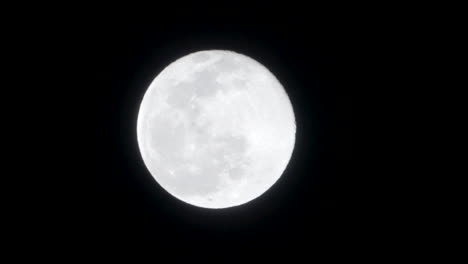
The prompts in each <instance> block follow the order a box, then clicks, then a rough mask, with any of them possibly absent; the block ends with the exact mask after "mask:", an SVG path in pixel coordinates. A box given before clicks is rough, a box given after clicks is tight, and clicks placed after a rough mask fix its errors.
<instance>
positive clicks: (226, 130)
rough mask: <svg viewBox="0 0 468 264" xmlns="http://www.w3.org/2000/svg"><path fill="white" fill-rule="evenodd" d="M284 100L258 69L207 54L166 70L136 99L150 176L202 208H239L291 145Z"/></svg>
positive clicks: (292, 127)
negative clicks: (140, 100) (137, 100)
mask: <svg viewBox="0 0 468 264" xmlns="http://www.w3.org/2000/svg"><path fill="white" fill-rule="evenodd" d="M295 134H296V123H295V118H294V112H293V109H292V106H291V102H290V101H289V98H288V96H287V94H286V92H285V90H284V88H283V87H282V86H281V84H280V83H279V81H278V80H277V79H276V78H275V76H273V74H272V73H271V72H270V71H268V69H266V68H265V67H264V66H263V65H261V64H260V63H258V62H257V61H255V60H253V59H252V58H250V57H247V56H245V55H241V54H238V53H235V52H232V51H225V50H207V51H200V52H195V53H192V54H189V55H187V56H184V57H182V58H180V59H178V60H176V61H175V62H173V63H171V64H170V65H169V66H167V67H166V68H165V69H164V70H163V71H162V72H161V73H160V74H159V75H158V76H157V77H156V78H155V79H154V80H153V82H152V83H151V85H150V86H149V88H148V90H147V91H146V93H145V95H144V97H143V101H142V102H141V106H140V111H139V114H138V124H137V137H138V145H139V148H140V152H141V155H142V157H143V161H144V163H145V165H146V166H147V168H148V170H149V171H150V173H151V174H152V175H153V177H154V179H155V180H156V181H157V182H158V183H159V184H160V185H161V186H162V187H163V188H164V189H165V190H166V191H167V192H169V193H170V194H171V195H173V196H174V197H176V198H178V199H180V200H182V201H184V202H186V203H189V204H192V205H195V206H199V207H204V208H226V207H232V206H237V205H241V204H244V203H247V202H249V201H251V200H253V199H255V198H257V197H258V196H260V195H262V194H263V193H264V192H266V191H267V190H268V189H269V188H270V187H271V186H272V185H273V184H274V183H275V182H276V181H277V180H278V179H279V178H280V176H281V175H282V174H283V172H284V170H285V168H286V166H287V164H288V162H289V160H290V158H291V155H292V151H293V148H294V142H295Z"/></svg>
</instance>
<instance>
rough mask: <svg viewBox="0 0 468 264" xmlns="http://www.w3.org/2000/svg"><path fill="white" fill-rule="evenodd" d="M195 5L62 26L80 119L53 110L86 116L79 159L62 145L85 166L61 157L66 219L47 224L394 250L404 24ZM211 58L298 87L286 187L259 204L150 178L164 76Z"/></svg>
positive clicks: (120, 234)
mask: <svg viewBox="0 0 468 264" xmlns="http://www.w3.org/2000/svg"><path fill="white" fill-rule="evenodd" d="M195 7H196V5H194V6H193V8H186V9H184V10H179V9H167V10H159V11H158V12H156V14H154V18H150V19H149V18H148V19H145V21H136V20H134V19H131V18H130V17H126V16H122V17H118V18H114V19H110V18H109V19H96V21H93V20H87V21H85V20H77V21H75V22H76V23H73V26H69V27H68V28H67V30H66V31H67V32H68V33H70V32H71V34H66V35H67V37H65V35H62V33H63V32H62V31H60V30H58V29H57V30H54V31H53V33H50V36H51V37H52V39H54V41H53V44H51V45H50V46H49V45H46V44H44V46H47V50H50V51H55V52H56V54H57V56H56V57H58V60H57V61H68V63H66V64H65V63H64V64H61V63H57V64H55V65H54V69H58V70H57V71H56V72H55V73H54V74H55V75H58V74H57V73H58V72H60V73H61V74H62V73H63V75H61V79H63V80H64V82H65V80H66V81H67V83H70V84H71V85H72V86H73V88H65V87H63V88H60V89H57V90H56V91H60V92H57V93H56V96H57V97H56V98H59V97H60V98H68V99H67V100H68V101H69V102H70V103H71V105H69V106H66V107H69V108H73V109H74V110H73V111H72V112H73V113H72V115H68V114H67V115H65V114H64V113H58V112H60V111H58V112H57V111H56V110H53V113H54V115H53V117H54V118H55V119H56V121H54V122H55V123H57V122H58V121H60V120H71V116H73V118H75V117H76V118H77V119H76V122H75V121H73V122H71V123H73V124H71V126H70V129H68V127H67V129H66V130H65V128H63V129H64V130H63V131H65V132H63V133H70V135H73V143H74V145H77V146H76V149H74V150H73V151H70V148H71V147H70V146H69V145H67V144H68V143H66V142H68V141H69V137H68V136H64V138H63V140H61V141H60V143H59V144H60V145H62V144H63V148H64V149H66V151H68V152H72V155H73V157H74V158H73V161H72V162H71V164H68V163H67V164H65V163H61V162H59V160H65V159H67V160H69V158H67V157H71V156H66V155H68V154H65V152H56V153H55V154H54V158H51V159H49V160H50V161H51V162H52V161H53V162H54V164H55V167H56V168H59V167H60V169H59V174H60V175H61V176H60V178H61V180H58V181H55V182H54V183H53V184H52V185H50V186H49V187H51V189H54V190H58V191H59V192H60V193H62V194H64V195H65V196H61V195H54V196H53V197H51V199H50V200H51V201H54V203H55V204H58V207H57V208H56V209H53V215H54V216H55V215H56V216H57V217H55V220H54V221H52V222H49V223H48V224H49V225H50V226H54V225H58V226H59V227H60V228H59V229H60V230H63V234H62V235H63V236H64V237H65V239H70V240H74V239H72V238H73V236H74V235H76V233H78V235H80V237H81V238H82V239H83V243H85V244H88V243H89V244H91V243H97V244H101V245H105V244H110V243H117V244H120V245H131V244H134V243H139V242H145V243H146V242H148V243H149V244H151V245H160V246H162V247H172V246H174V247H184V246H186V247H192V248H195V249H197V248H199V249H200V250H202V249H206V248H207V247H212V248H226V249H230V248H237V247H241V248H256V247H265V248H275V247H277V248H284V249H289V248H291V249H292V248H297V246H300V247H303V246H305V247H306V248H307V247H311V248H312V247H313V246H312V245H317V244H318V245H324V246H330V247H333V248H338V247H336V246H337V245H341V246H342V247H341V248H348V249H351V248H377V247H379V245H381V244H379V243H383V241H388V240H387V238H388V236H390V235H391V234H392V233H393V232H394V231H395V230H398V226H397V224H396V222H395V217H394V216H393V215H392V214H391V213H390V211H391V210H393V209H395V208H392V207H391V206H390V204H391V202H392V199H395V198H390V197H389V196H388V194H389V193H392V190H391V187H390V186H392V185H394V183H392V180H391V179H392V175H393V173H392V172H391V171H392V164H391V160H392V157H393V155H394V154H395V153H393V152H391V151H383V149H388V146H389V145H392V144H393V143H392V137H391V136H390V135H391V133H392V132H391V131H390V130H389V129H388V128H387V127H385V126H384V124H385V123H386V121H385V118H386V117H385V116H386V114H388V112H389V111H393V110H391V109H390V108H387V107H388V106H389V105H392V101H391V99H390V97H391V92H390V91H391V88H392V87H393V85H394V81H393V80H392V78H393V77H392V72H395V70H396V69H398V65H401V62H397V61H396V60H397V59H396V58H397V57H398V49H397V47H398V45H401V43H396V41H395V40H394V38H392V37H390V36H391V34H393V33H394V32H393V31H392V29H391V26H392V23H390V22H388V23H387V21H386V20H385V19H383V18H381V17H380V15H379V14H373V15H369V14H367V13H366V14H359V15H358V13H355V12H354V13H353V12H347V11H342V12H341V13H340V14H338V13H335V12H331V13H327V14H324V13H322V12H321V11H320V10H315V9H312V8H303V9H299V10H298V9H296V10H290V9H288V8H285V9H283V7H282V6H276V7H275V9H274V10H275V12H273V11H271V10H270V11H269V12H267V11H266V9H265V8H264V7H262V6H260V5H253V6H251V7H249V8H247V9H244V8H235V7H232V6H229V5H220V6H216V7H211V8H206V9H204V11H202V12H197V11H196V10H198V9H197V8H195ZM171 10H172V11H171ZM174 10H179V11H177V12H175V11H174ZM220 10H225V12H220ZM280 11H281V12H280ZM278 12H279V13H281V15H275V14H278ZM361 13H365V12H361ZM98 17H99V16H98ZM80 21H81V22H80ZM54 25H55V24H54ZM61 32H62V33H61ZM37 36H38V38H39V37H41V38H44V37H45V36H44V35H43V34H42V33H41V34H38V35H37ZM62 36H63V38H62ZM55 40H56V41H55ZM51 43H52V41H51ZM207 49H226V50H232V51H235V52H238V53H241V54H245V55H247V56H250V57H252V58H253V59H255V60H257V61H259V62H260V63H262V64H263V65H265V66H266V67H267V68H268V69H269V70H270V71H271V72H272V73H273V74H274V75H275V76H276V77H277V78H278V80H279V81H280V82H281V83H282V85H283V86H284V88H285V89H286V92H287V93H288V95H289V98H290V100H291V102H292V105H293V108H294V113H295V116H296V122H297V132H296V143H295V149H294V152H293V155H292V158H291V161H290V163H289V165H288V167H287V169H286V171H285V172H284V174H283V176H282V177H281V178H280V180H279V181H278V182H277V183H276V184H275V185H274V186H273V187H272V188H271V189H270V190H269V191H268V192H266V193H265V194H264V195H262V196H261V197H259V198H258V199H256V200H254V201H252V202H250V203H248V204H245V205H242V206H238V207H234V208H229V209H224V210H209V209H203V208H198V207H194V206H191V205H188V204H185V203H183V202H181V201H179V200H177V199H175V198H173V197H172V196H171V195H169V194H168V193H166V191H164V190H163V189H162V188H161V187H160V186H159V185H158V184H157V183H156V181H154V179H153V178H152V176H151V174H150V173H149V171H148V170H147V169H146V167H145V165H144V163H143V160H142V158H141V156H140V153H139V149H138V145H137V139H136V120H137V115H138V109H139V104H140V102H141V100H142V97H143V95H144V93H145V91H146V89H147V88H148V86H149V84H150V83H151V81H152V80H153V79H154V78H155V76H156V75H157V74H158V73H159V72H160V71H161V70H162V69H163V68H164V67H166V66H167V65H168V64H169V63H171V62H173V61H174V60H176V59H178V58H180V57H182V56H184V55H187V54H189V53H192V52H195V51H199V50H207ZM60 57H63V58H60ZM43 59H44V60H43V62H44V63H47V62H46V61H47V56H44V58H43ZM48 63H49V64H51V63H52V62H48ZM69 65H70V66H69ZM44 70H46V68H44ZM47 71H49V70H48V69H47ZM70 80H72V81H70ZM64 82H62V83H64ZM54 91H55V90H54ZM54 100H55V99H54ZM56 101H57V102H60V101H62V102H64V103H63V104H67V101H64V100H63V99H61V100H58V99H57V100H56ZM54 109H56V108H54ZM67 109H68V108H67ZM73 120H75V119H73ZM383 131H385V132H383ZM63 133H62V134H63ZM57 134H60V133H58V132H57ZM384 135H385V136H384ZM55 136H57V135H55ZM55 136H54V137H55ZM57 138H58V136H57ZM74 147H75V146H74ZM75 157H76V158H75ZM389 161H390V162H389ZM57 164H60V166H59V165H57ZM75 180H76V182H75ZM78 184H79V185H80V187H78ZM72 190H73V191H72ZM75 190H76V191H75ZM60 197H70V198H72V199H71V200H72V201H67V202H65V198H63V199H62V198H60ZM54 208H55V207H54ZM62 210H63V211H67V212H70V213H71V215H70V217H69V218H68V217H66V219H68V220H71V221H70V222H66V221H65V220H63V221H62V220H60V219H62V213H61V212H62ZM38 212H39V210H38ZM64 219H65V217H64ZM70 230H72V231H70ZM61 232H62V231H59V232H58V233H61Z"/></svg>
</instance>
